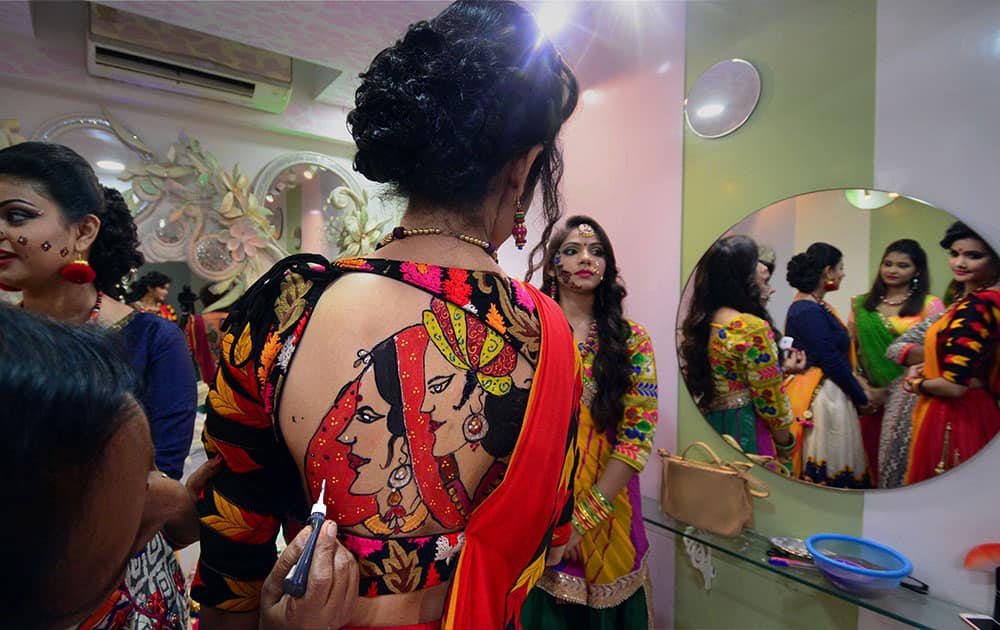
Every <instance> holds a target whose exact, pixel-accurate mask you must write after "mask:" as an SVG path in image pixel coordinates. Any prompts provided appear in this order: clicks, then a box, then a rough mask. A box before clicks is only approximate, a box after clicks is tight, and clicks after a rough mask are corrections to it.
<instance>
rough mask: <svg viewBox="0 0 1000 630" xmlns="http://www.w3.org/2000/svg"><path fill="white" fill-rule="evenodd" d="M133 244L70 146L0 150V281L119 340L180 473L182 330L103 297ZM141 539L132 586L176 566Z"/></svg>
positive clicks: (159, 453) (163, 455)
mask: <svg viewBox="0 0 1000 630" xmlns="http://www.w3.org/2000/svg"><path fill="white" fill-rule="evenodd" d="M138 245H139V242H138V239H137V237H136V228H135V224H134V223H133V221H132V214H131V212H130V211H129V209H128V207H127V206H126V205H125V201H124V199H122V197H121V194H120V193H118V191H116V190H114V189H111V188H102V187H101V185H100V184H99V183H98V181H97V177H96V175H95V174H94V171H93V169H91V167H90V165H88V164H87V162H86V161H85V160H84V159H83V158H82V157H80V156H79V155H78V154H77V153H76V152H74V151H73V150H72V149H69V148H67V147H64V146H61V145H57V144H47V143H41V142H25V143H22V144H17V145H14V146H11V147H8V148H6V149H3V150H0V287H2V288H14V289H21V291H22V294H23V296H24V302H23V303H22V306H23V308H25V309H26V310H29V311H34V312H36V313H41V314H43V315H47V316H49V317H51V318H53V319H56V320H59V321H62V322H65V323H69V324H84V323H93V324H96V325H98V326H101V327H103V328H106V329H108V330H110V331H111V332H112V333H113V334H115V335H116V336H118V337H119V338H120V339H121V341H122V342H123V344H122V345H123V346H124V348H125V350H126V351H127V353H128V358H129V362H130V363H131V365H132V368H133V369H134V370H135V372H136V374H138V375H140V378H141V379H142V390H141V392H142V393H141V395H140V396H139V398H140V402H141V403H142V405H143V407H144V409H145V411H146V415H147V416H148V418H149V426H150V430H151V433H152V439H153V445H154V446H155V448H156V455H155V464H156V468H157V469H158V470H159V471H160V472H162V473H164V474H166V475H168V476H169V477H172V478H173V479H180V477H181V473H182V472H183V468H184V459H185V457H187V454H188V450H189V448H190V446H191V437H192V433H193V431H194V418H195V404H196V399H195V398H196V394H195V377H194V368H193V366H192V363H191V359H190V356H189V355H188V351H187V347H186V345H185V343H184V338H183V336H182V335H181V331H180V329H178V328H177V327H176V326H174V325H172V324H170V323H168V322H166V321H164V320H163V319H161V318H159V317H156V316H153V315H147V314H141V313H137V312H136V311H135V310H134V309H132V308H130V307H129V306H127V305H126V304H123V303H121V302H119V301H117V300H113V299H111V298H110V297H108V295H107V292H109V291H114V289H115V286H116V285H117V284H118V282H119V281H120V280H121V279H122V277H124V276H125V275H126V274H127V273H128V272H129V270H130V269H132V268H134V267H138V266H140V265H141V264H142V262H143V259H142V255H141V254H140V253H139V252H138V249H137V248H138ZM150 545H151V546H150V547H149V550H148V553H146V554H144V555H143V557H142V558H141V559H140V560H138V561H137V562H135V563H133V568H134V570H133V571H132V572H130V573H129V574H128V575H127V576H126V580H127V582H128V584H130V585H131V586H130V588H132V589H133V592H136V593H138V592H140V591H136V590H135V589H137V588H140V586H141V587H143V588H149V587H150V586H155V585H156V581H155V580H153V579H148V576H149V575H151V574H153V573H158V574H163V572H164V571H166V572H167V573H168V574H169V573H170V571H171V570H170V567H174V566H176V561H175V560H174V557H173V554H172V552H171V551H170V548H169V546H168V545H167V544H166V543H164V542H163V539H162V538H161V537H157V538H155V539H154V540H153V542H151V543H150ZM161 584H168V585H169V584H172V582H170V581H169V580H168V581H167V582H161ZM147 594H148V595H149V596H152V593H147ZM160 596H161V597H164V598H165V599H166V602H167V604H166V605H167V606H168V607H170V608H177V609H178V610H180V611H185V610H186V598H185V597H184V595H183V589H182V588H178V589H175V588H173V587H171V588H170V589H169V590H165V591H163V592H162V593H160ZM185 614H186V613H185Z"/></svg>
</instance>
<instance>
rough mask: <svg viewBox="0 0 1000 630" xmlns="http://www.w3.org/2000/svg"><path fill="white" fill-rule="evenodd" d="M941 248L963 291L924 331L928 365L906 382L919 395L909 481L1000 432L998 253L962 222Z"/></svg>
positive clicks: (970, 452)
mask: <svg viewBox="0 0 1000 630" xmlns="http://www.w3.org/2000/svg"><path fill="white" fill-rule="evenodd" d="M941 246H942V247H944V248H946V249H948V250H949V257H950V259H949V265H950V266H951V271H952V273H953V274H954V279H955V282H956V283H958V284H959V285H961V290H962V293H961V295H960V297H959V299H958V300H957V301H955V302H953V303H952V304H951V306H950V307H949V308H948V311H947V312H946V313H945V314H944V315H943V316H942V317H941V318H940V319H939V320H938V321H936V322H935V323H934V324H933V325H932V326H931V327H930V329H929V330H928V331H927V336H926V339H925V342H924V363H923V365H922V367H921V366H914V367H913V368H911V370H910V373H909V375H908V378H907V384H906V387H908V388H909V389H910V390H911V391H913V392H915V393H917V394H919V395H920V399H919V401H918V402H917V406H916V409H915V410H914V412H913V441H912V443H911V444H910V455H909V462H908V466H907V471H906V483H908V484H910V483H916V482H918V481H922V480H924V479H928V478H930V477H932V476H934V475H938V474H941V473H943V472H945V471H947V470H949V469H951V468H953V467H955V466H957V465H958V464H960V463H962V462H964V461H966V460H967V459H969V458H970V457H972V456H974V455H975V454H976V453H978V452H979V450H980V449H982V448H983V446H985V445H986V443H987V442H989V441H990V440H991V439H993V437H994V436H995V435H996V434H997V431H998V430H1000V408H998V406H997V397H998V395H1000V356H998V350H1000V284H998V281H1000V258H998V257H997V253H996V251H995V250H994V249H993V248H992V247H990V246H989V245H988V244H987V243H986V241H984V240H983V238H982V237H981V236H979V234H977V233H976V232H974V231H973V230H972V229H970V228H969V227H968V226H966V225H965V224H964V223H962V222H961V221H957V222H955V223H954V224H952V226H951V227H949V228H948V231H947V232H946V233H945V236H944V239H942V240H941Z"/></svg>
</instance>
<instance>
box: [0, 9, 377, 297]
mask: <svg viewBox="0 0 1000 630" xmlns="http://www.w3.org/2000/svg"><path fill="white" fill-rule="evenodd" d="M53 4H54V5H59V10H53V9H52V8H51V7H48V6H47V3H38V5H37V6H35V7H34V8H33V11H35V12H36V16H35V21H34V28H33V29H24V28H19V27H18V25H17V24H13V23H5V22H4V21H3V20H0V38H2V41H3V45H2V50H3V54H2V55H0V118H16V119H19V120H20V122H21V130H22V133H23V134H24V135H26V136H30V135H31V134H32V133H33V132H34V131H35V130H36V129H37V128H39V127H40V126H41V124H42V123H43V122H45V121H47V120H48V119H50V118H53V117H57V116H61V115H66V114H71V113H87V114H100V113H101V111H102V110H106V111H107V112H108V113H109V114H110V115H112V116H113V117H114V118H116V119H117V120H118V121H119V122H121V123H123V124H124V125H125V126H127V127H128V128H130V129H132V130H133V131H134V132H135V133H137V134H138V135H139V136H140V137H141V138H142V139H143V141H144V142H145V143H146V144H147V145H148V146H150V147H151V148H152V149H153V150H154V151H155V152H156V154H157V156H158V157H160V158H161V159H163V156H164V154H165V152H166V150H167V148H168V147H169V146H170V145H171V144H172V143H174V142H177V141H178V137H179V136H180V134H182V133H184V134H187V135H188V136H190V137H195V138H198V140H199V141H200V142H201V145H202V147H203V148H204V149H205V150H206V151H209V152H211V153H213V154H214V155H215V156H216V157H217V158H218V159H219V161H220V163H221V164H223V165H225V166H227V167H230V168H231V167H232V166H233V165H235V164H237V163H238V164H239V166H240V169H241V170H242V172H243V173H245V174H246V175H247V176H248V177H250V178H251V180H252V179H253V177H254V176H255V175H256V174H257V173H258V172H259V171H260V170H261V169H262V168H263V167H264V166H265V165H266V164H267V163H268V162H270V161H271V160H272V159H274V158H275V157H277V156H279V155H281V154H284V153H288V152H297V151H316V152H319V153H324V154H327V155H330V156H331V157H333V158H334V159H335V160H336V161H337V162H339V163H340V164H342V165H343V166H344V167H345V168H347V169H348V170H349V171H351V172H353V169H352V167H351V159H352V157H353V153H354V145H353V143H352V142H350V137H349V135H348V134H347V131H346V122H345V116H346V112H345V111H344V110H343V109H341V108H337V107H332V106H327V105H322V104H319V103H313V102H311V101H310V100H309V99H307V98H306V97H304V96H299V92H303V91H302V90H299V91H293V93H294V94H295V95H296V96H293V100H292V103H291V104H290V105H289V107H288V109H287V110H286V112H285V113H284V114H281V115H275V114H268V113H265V112H258V111H255V110H252V109H247V108H243V107H238V106H235V105H230V104H226V103H216V102H214V101H209V100H205V99H198V98H192V97H187V96H182V95H175V94H171V93H168V92H163V91H158V90H151V89H148V88H139V87H136V86H132V85H129V84H125V83H121V82H117V81H111V80H108V79H101V78H96V77H91V76H89V75H87V72H86V56H85V54H84V51H85V48H84V45H83V30H82V28H81V27H80V26H79V24H80V23H82V24H86V6H87V5H86V4H85V3H53ZM80 7H83V13H82V16H81V15H80V14H79V9H80ZM39 12H40V13H39ZM79 19H83V22H78V21H77V20H79ZM40 20H41V21H40ZM22 26H23V25H22ZM357 181H358V182H359V183H360V184H361V185H362V187H364V188H366V189H369V190H371V191H372V192H373V193H374V192H375V191H376V190H377V188H376V185H375V184H373V183H372V182H368V181H367V180H365V179H364V178H363V177H361V176H360V175H358V176H357ZM317 207H318V206H317ZM371 210H372V213H373V214H375V215H377V216H380V215H381V213H382V212H383V211H384V212H387V213H388V212H391V211H393V209H392V208H387V207H383V203H382V200H381V198H379V197H378V196H377V195H374V194H373V201H372V203H371ZM291 219H292V220H291V223H292V225H291V227H292V228H294V224H295V221H297V217H294V218H291ZM314 227H316V226H314ZM291 232H292V230H291V229H289V230H286V234H288V235H289V238H290V237H291ZM311 237H312V238H313V240H316V238H317V235H311ZM289 244H290V241H289ZM185 271H186V266H183V265H181V264H180V263H176V264H174V263H168V267H167V273H168V274H169V275H171V276H172V277H173V278H174V287H173V290H172V294H173V295H172V297H175V296H176V294H177V292H178V291H179V290H180V286H181V285H182V284H184V283H186V282H187V281H188V280H189V281H190V283H191V284H192V285H193V286H194V288H195V291H197V288H198V287H200V286H201V285H202V284H204V283H205V281H204V280H202V279H201V278H199V277H190V276H188V277H185V276H184V272H185Z"/></svg>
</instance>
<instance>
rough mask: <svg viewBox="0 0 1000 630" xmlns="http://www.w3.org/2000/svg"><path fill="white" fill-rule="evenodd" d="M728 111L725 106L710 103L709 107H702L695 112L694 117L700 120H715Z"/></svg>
mask: <svg viewBox="0 0 1000 630" xmlns="http://www.w3.org/2000/svg"><path fill="white" fill-rule="evenodd" d="M724 111H726V106H725V105H719V104H718V103H709V104H708V105H702V106H701V107H699V108H698V109H696V110H695V111H694V115H695V116H697V117H698V118H715V117H716V116H718V115H719V114H721V113H722V112H724Z"/></svg>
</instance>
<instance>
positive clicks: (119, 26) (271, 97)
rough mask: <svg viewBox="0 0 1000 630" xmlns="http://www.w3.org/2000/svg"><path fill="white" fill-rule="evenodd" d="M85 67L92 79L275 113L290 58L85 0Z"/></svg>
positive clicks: (288, 85)
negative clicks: (87, 18) (87, 23)
mask: <svg viewBox="0 0 1000 630" xmlns="http://www.w3.org/2000/svg"><path fill="white" fill-rule="evenodd" d="M87 71H88V72H89V73H90V74H91V75H93V76H97V77H104V78H107V79H113V80H116V81H123V82H125V83H131V84H133V85H139V86H142V87H148V88H154V89H158V90H167V91H169V92H175V93H178V94H185V95H187V96H196V97H200V98H207V99H212V100H215V101H223V102H226V103H233V104H236V105H242V106H244V107H252V108H254V109H260V110H264V111H266V112H271V113H274V114H280V113H281V112H283V111H285V108H286V107H287V106H288V102H289V99H290V98H291V95H292V58H291V57H288V56H286V55H281V54H278V53H274V52H270V51H267V50H263V49H261V48H255V47H253V46H248V45H246V44H241V43H239V42H234V41H230V40H226V39H222V38H220V37H215V36H213V35H207V34H205V33H200V32H198V31H192V30H190V29H186V28H182V27H179V26H174V25H172V24H167V23H166V22H160V21H158V20H153V19H151V18H147V17H143V16H141V15H136V14H133V13H128V12H125V11H120V10H118V9H115V8H112V7H107V6H102V5H98V4H91V7H90V29H89V31H88V33H87Z"/></svg>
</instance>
